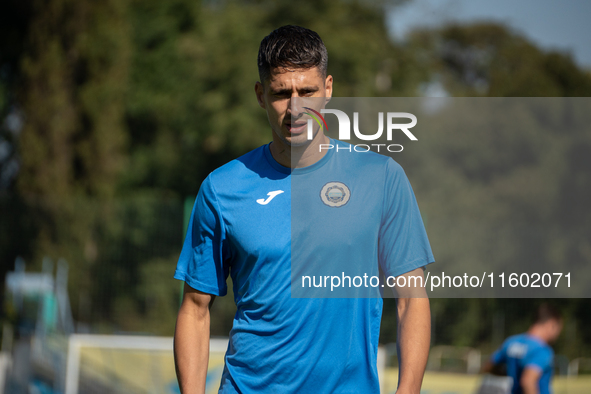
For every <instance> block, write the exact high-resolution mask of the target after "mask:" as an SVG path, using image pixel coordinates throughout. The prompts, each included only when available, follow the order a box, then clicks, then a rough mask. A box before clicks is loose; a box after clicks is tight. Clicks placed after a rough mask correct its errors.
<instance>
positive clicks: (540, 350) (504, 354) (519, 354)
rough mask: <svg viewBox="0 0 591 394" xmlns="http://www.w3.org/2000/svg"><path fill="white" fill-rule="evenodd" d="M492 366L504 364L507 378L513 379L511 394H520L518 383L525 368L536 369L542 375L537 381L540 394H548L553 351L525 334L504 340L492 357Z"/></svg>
mask: <svg viewBox="0 0 591 394" xmlns="http://www.w3.org/2000/svg"><path fill="white" fill-rule="evenodd" d="M492 362H493V363H494V364H506V366H507V376H511V377H512V378H513V389H512V390H511V393H512V394H521V393H522V392H523V390H522V389H521V385H520V384H519V381H520V379H521V375H522V373H523V370H524V369H525V368H536V369H538V370H539V371H540V372H541V373H542V375H541V377H540V380H539V390H540V394H549V393H550V392H551V390H550V380H551V379H552V374H553V366H554V351H553V350H552V348H551V347H550V346H548V345H547V344H546V343H545V342H543V341H542V340H540V339H538V338H536V337H534V336H531V335H527V334H519V335H514V336H512V337H509V338H507V339H506V340H505V342H504V343H503V345H502V346H501V348H500V349H498V350H497V351H496V352H495V353H494V354H493V355H492Z"/></svg>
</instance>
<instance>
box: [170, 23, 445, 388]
mask: <svg viewBox="0 0 591 394" xmlns="http://www.w3.org/2000/svg"><path fill="white" fill-rule="evenodd" d="M327 61H328V56H327V52H326V48H325V47H324V44H323V43H322V40H321V39H320V37H319V36H318V35H317V34H316V33H315V32H313V31H310V30H308V29H304V28H301V27H297V26H284V27H282V28H279V29H277V30H275V31H273V32H272V33H271V34H270V35H269V36H267V37H265V38H264V39H263V41H262V42H261V46H260V49H259V56H258V65H259V76H260V82H257V83H256V85H255V92H256V97H257V100H258V102H259V105H260V106H261V107H262V108H263V109H265V110H266V112H267V117H268V119H269V123H270V125H271V129H272V137H273V139H272V142H271V143H270V144H268V145H264V146H262V147H260V148H258V149H255V150H253V151H251V152H249V153H247V154H246V155H244V156H242V157H240V158H238V159H236V160H233V161H231V162H230V163H228V164H226V165H224V166H222V167H220V168H218V169H217V170H215V171H213V172H212V173H211V174H210V175H209V176H208V177H207V178H206V179H205V180H204V182H203V183H202V185H201V188H200V191H199V194H198V196H197V199H196V201H195V206H194V208H193V213H192V217H191V221H190V225H189V229H188V232H187V237H186V239H185V244H184V246H183V249H182V252H181V256H180V258H179V262H178V264H177V269H176V272H175V278H177V279H180V280H183V281H185V291H184V297H183V302H182V305H181V308H180V311H179V314H178V318H177V326H176V331H175V347H174V349H175V363H176V368H177V375H178V379H179V385H180V387H181V391H182V392H183V393H203V392H204V389H205V380H206V374H207V363H208V352H209V305H210V304H211V303H212V302H213V300H214V298H215V296H223V295H225V294H226V292H227V287H226V279H227V277H228V275H231V276H232V282H233V286H234V298H235V302H236V306H237V312H236V315H235V317H234V322H233V327H232V330H231V332H230V342H229V345H228V349H227V352H226V357H225V367H224V372H223V375H222V381H221V384H220V390H219V391H220V392H221V393H378V392H379V384H378V376H377V366H376V359H377V345H378V336H379V328H380V320H381V313H382V299H381V298H379V297H377V298H376V297H373V298H371V297H364V298H354V297H349V298H345V297H342V298H321V297H317V298H295V297H292V292H291V290H292V287H291V286H292V278H293V276H292V275H294V272H292V271H293V270H294V267H296V266H295V265H292V257H295V256H293V254H294V252H295V253H296V254H297V255H298V256H297V258H298V259H306V261H308V258H309V261H311V262H314V261H315V262H322V261H329V260H330V261H333V262H334V261H337V262H343V264H344V266H347V267H352V268H353V269H355V268H358V267H363V266H367V267H368V268H367V269H368V270H371V269H377V267H379V270H381V272H383V273H384V274H385V275H387V276H396V277H398V276H419V277H422V276H423V267H424V266H426V265H427V264H429V263H431V262H433V261H434V260H433V255H432V253H431V248H430V246H429V242H428V239H427V236H426V232H425V229H424V226H423V222H422V220H421V216H420V213H419V210H418V206H417V203H416V200H415V197H414V194H413V192H412V188H411V187H410V183H409V182H408V179H407V178H406V175H405V174H404V171H403V170H402V168H401V167H400V166H399V165H398V164H397V163H395V162H394V161H393V160H392V159H390V158H388V157H386V156H382V155H379V154H376V153H367V152H366V153H361V154H355V153H351V152H349V154H348V155H347V154H337V153H336V152H334V151H328V152H327V151H326V150H325V151H322V150H319V149H318V147H319V145H320V144H326V143H330V144H333V145H337V144H338V145H340V146H341V147H346V146H347V145H348V144H346V143H344V142H340V141H335V140H331V139H329V138H328V137H327V136H325V135H324V134H323V132H322V129H321V128H316V130H315V135H314V136H313V139H312V140H311V141H309V140H308V138H307V133H306V122H305V118H304V117H302V116H301V114H297V113H294V112H292V100H293V99H297V98H330V97H331V95H332V82H333V79H332V76H330V75H328V74H327ZM341 153H343V152H341ZM368 174H371V176H369V175H368ZM292 202H295V203H292ZM360 212H362V213H363V215H360ZM302 217H303V218H304V219H302ZM294 218H297V220H294ZM314 220H318V221H319V222H317V223H316V222H314ZM326 222H329V223H331V225H333V226H334V228H337V229H339V231H337V232H329V231H322V229H326V226H325V225H324V226H323V225H322V223H326ZM368 261H369V262H370V264H367V262H368ZM374 263H375V264H374ZM305 268H306V267H300V266H297V267H296V268H295V269H296V270H297V269H305ZM303 273H305V272H303ZM303 273H302V274H303ZM339 273H340V272H339ZM297 274H299V272H298V273H296V277H297ZM294 283H295V282H294ZM411 290H415V291H416V289H411ZM409 291H410V290H409ZM419 293H420V294H419V297H417V296H416V293H413V296H412V297H411V296H410V293H408V292H406V293H405V289H402V290H399V292H398V295H399V298H398V301H397V309H398V319H399V329H398V346H399V357H400V380H399V389H398V392H399V393H416V394H418V393H419V391H420V386H421V382H422V378H423V374H424V370H425V365H426V361H427V355H428V349H429V341H430V312H429V301H428V299H427V298H426V295H425V293H424V289H421V288H420V289H419Z"/></svg>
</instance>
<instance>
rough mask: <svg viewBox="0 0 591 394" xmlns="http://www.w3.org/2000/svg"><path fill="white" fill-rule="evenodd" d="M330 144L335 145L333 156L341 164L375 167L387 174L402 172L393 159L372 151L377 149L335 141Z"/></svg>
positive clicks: (366, 167)
mask: <svg viewBox="0 0 591 394" xmlns="http://www.w3.org/2000/svg"><path fill="white" fill-rule="evenodd" d="M331 142H332V143H333V144H334V145H335V147H334V148H333V149H334V153H337V155H335V156H337V157H338V160H339V161H341V162H343V163H348V164H350V165H353V166H355V167H358V168H364V169H368V168H369V167H375V168H376V169H377V168H379V169H382V170H387V171H389V172H398V171H404V170H403V169H402V167H401V166H400V164H398V162H397V161H396V160H394V158H392V157H390V156H387V155H386V154H382V153H378V152H376V151H374V150H373V149H377V148H376V147H375V146H371V147H370V146H369V145H366V144H365V145H353V144H350V143H348V142H344V141H340V140H336V139H332V140H331ZM382 150H383V149H382Z"/></svg>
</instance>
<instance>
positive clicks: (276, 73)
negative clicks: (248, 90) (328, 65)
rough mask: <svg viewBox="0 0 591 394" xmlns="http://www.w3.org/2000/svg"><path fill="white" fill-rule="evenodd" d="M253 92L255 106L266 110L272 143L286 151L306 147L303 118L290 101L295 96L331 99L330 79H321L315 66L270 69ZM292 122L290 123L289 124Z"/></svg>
mask: <svg viewBox="0 0 591 394" xmlns="http://www.w3.org/2000/svg"><path fill="white" fill-rule="evenodd" d="M255 92H256V95H257V100H258V102H259V105H260V106H261V107H262V108H264V109H265V110H266V111H267V117H268V118H269V123H270V124H271V129H273V142H274V143H278V144H280V145H282V147H283V148H285V149H288V148H289V147H291V146H299V145H304V144H307V143H308V142H309V141H308V140H307V133H306V132H307V122H306V121H307V119H306V118H301V117H300V114H298V113H294V114H293V115H294V116H293V118H292V107H291V99H292V98H296V97H329V98H330V97H331V96H332V76H330V75H329V76H327V77H326V78H323V77H322V75H321V73H320V71H319V70H318V68H317V67H313V68H307V69H302V68H297V69H285V68H277V69H273V70H271V76H270V77H269V80H268V81H264V83H260V82H257V83H256V85H255ZM292 120H293V123H292Z"/></svg>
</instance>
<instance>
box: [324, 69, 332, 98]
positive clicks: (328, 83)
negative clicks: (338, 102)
mask: <svg viewBox="0 0 591 394" xmlns="http://www.w3.org/2000/svg"><path fill="white" fill-rule="evenodd" d="M324 95H325V97H326V102H327V103H328V102H329V101H330V99H331V97H332V75H328V76H327V77H326V80H325V81H324Z"/></svg>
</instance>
